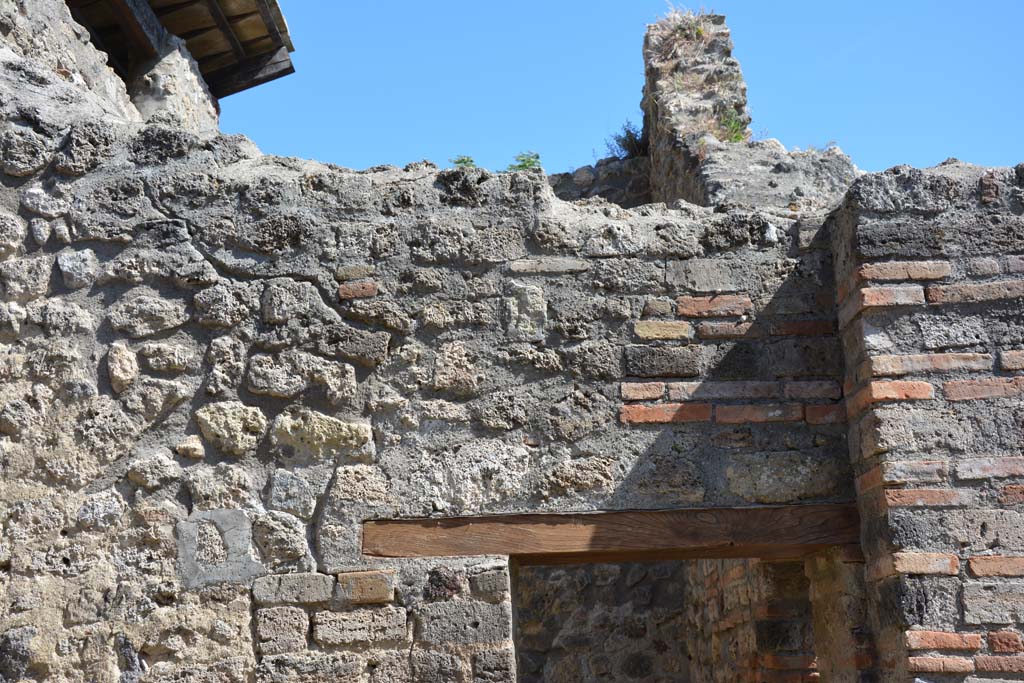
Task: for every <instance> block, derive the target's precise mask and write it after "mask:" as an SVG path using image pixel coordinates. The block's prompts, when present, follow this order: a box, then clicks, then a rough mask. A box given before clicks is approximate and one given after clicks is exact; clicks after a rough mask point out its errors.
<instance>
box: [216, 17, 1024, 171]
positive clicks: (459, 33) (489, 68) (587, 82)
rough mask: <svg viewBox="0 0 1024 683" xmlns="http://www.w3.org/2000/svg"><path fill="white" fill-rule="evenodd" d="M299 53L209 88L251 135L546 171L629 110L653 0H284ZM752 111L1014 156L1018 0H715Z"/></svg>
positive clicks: (766, 132) (227, 126) (291, 149)
mask: <svg viewBox="0 0 1024 683" xmlns="http://www.w3.org/2000/svg"><path fill="white" fill-rule="evenodd" d="M280 3H281V6H282V9H283V11H284V14H285V16H286V17H287V19H288V22H289V27H290V30H291V34H292V38H293V40H294V42H295V46H296V52H295V53H294V54H293V55H292V58H293V60H294V62H295V66H296V70H297V73H295V74H293V75H291V76H288V77H286V78H284V79H281V80H278V81H275V82H273V83H269V84H266V85H263V86H260V87H258V88H255V89H253V90H250V91H247V92H244V93H241V94H238V95H234V96H232V97H229V98H226V99H225V100H224V101H223V102H222V107H223V117H222V127H223V129H224V130H225V131H228V132H232V133H245V134H246V135H248V136H250V137H251V138H253V140H255V141H256V143H257V144H258V145H259V146H260V148H261V149H263V151H265V152H268V153H272V154H281V155H288V156H299V157H307V158H313V159H317V160H320V161H326V162H331V163H336V164H340V165H342V166H348V167H351V168H366V167H368V166H373V165H376V164H383V163H389V164H396V165H404V164H406V163H408V162H410V161H417V160H420V159H430V160H432V161H434V162H435V163H438V164H440V165H447V164H448V159H449V158H451V157H453V156H456V155H458V154H468V155H470V156H472V157H474V158H475V159H476V161H477V163H478V164H480V165H481V166H485V167H488V168H492V169H501V168H504V167H505V166H506V165H508V163H509V162H510V161H511V159H512V157H513V156H514V155H515V154H516V153H517V152H520V151H524V150H535V151H537V152H539V153H540V155H541V158H542V161H543V165H544V168H545V169H546V170H547V171H548V172H549V173H554V172H559V171H564V170H568V169H570V168H578V167H580V166H584V165H586V164H589V163H593V162H594V161H595V159H597V158H601V157H603V156H606V154H605V140H606V139H607V137H608V136H609V134H610V133H612V132H613V131H615V130H617V129H618V128H620V127H621V125H622V123H623V122H624V121H625V120H626V119H632V120H633V121H634V122H635V123H640V113H639V101H640V92H641V88H642V86H643V62H642V59H641V54H640V50H641V44H642V40H643V33H644V27H645V25H646V24H647V23H649V22H651V21H652V20H654V19H655V18H657V17H659V16H661V15H663V14H664V13H665V11H666V9H667V6H666V4H665V2H664V0H590V1H587V2H584V1H581V0H516V1H515V2H486V1H485V2H480V0H445V1H443V2H424V1H423V0H417V1H415V2H414V1H411V0H387V1H386V2H376V1H371V2H343V1H339V0H320V1H316V0H280ZM711 7H713V8H714V10H716V11H717V12H719V13H723V14H725V15H726V16H727V17H728V22H729V25H730V27H731V28H732V34H733V41H734V42H735V44H736V51H735V54H736V56H737V57H738V58H739V60H740V62H741V64H742V66H743V72H744V76H745V77H746V81H747V88H748V97H749V105H750V110H751V114H752V115H753V118H754V123H753V125H752V129H753V130H754V131H755V133H756V134H757V135H758V136H761V137H774V138H778V139H779V140H781V141H782V142H783V143H784V144H786V145H787V146H788V147H794V146H795V147H806V146H808V145H815V146H823V145H825V144H827V143H828V142H830V141H834V142H835V143H837V144H838V145H839V146H840V147H842V148H843V150H844V151H845V152H846V153H847V154H849V155H850V156H851V157H853V160H854V162H855V163H856V164H857V165H858V166H860V167H861V168H863V169H866V170H881V169H884V168H888V167H889V166H893V165H895V164H899V163H909V164H912V165H915V166H930V165H933V164H936V163H938V162H940V161H942V160H943V159H945V158H947V157H950V156H955V157H958V158H960V159H963V160H965V161H970V162H974V163H978V164H984V165H991V166H1007V165H1014V164H1017V163H1020V162H1022V161H1024V123H1022V120H1024V52H1022V47H1021V46H1022V38H1024V2H1021V0H995V1H991V2H973V3H965V2H963V1H962V0H959V1H957V2H952V1H948V0H886V1H885V2H881V1H878V0H857V1H853V0H792V1H786V0H783V2H768V1H767V0H724V1H721V2H717V3H715V4H714V5H712V6H710V7H709V9H710V8H711Z"/></svg>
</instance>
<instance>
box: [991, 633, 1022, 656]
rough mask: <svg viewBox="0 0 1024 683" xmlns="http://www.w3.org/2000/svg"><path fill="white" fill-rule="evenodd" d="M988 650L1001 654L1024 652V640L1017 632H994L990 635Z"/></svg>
mask: <svg viewBox="0 0 1024 683" xmlns="http://www.w3.org/2000/svg"><path fill="white" fill-rule="evenodd" d="M988 649H989V650H991V651H992V652H997V653H999V654H1011V653H1015V652H1024V639H1021V637H1020V634H1019V633H1017V632H1016V631H992V632H990V633H989V634H988Z"/></svg>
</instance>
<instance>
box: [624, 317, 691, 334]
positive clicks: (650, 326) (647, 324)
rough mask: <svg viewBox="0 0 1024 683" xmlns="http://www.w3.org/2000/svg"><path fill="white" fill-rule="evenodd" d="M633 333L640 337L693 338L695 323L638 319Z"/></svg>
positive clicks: (634, 324)
mask: <svg viewBox="0 0 1024 683" xmlns="http://www.w3.org/2000/svg"><path fill="white" fill-rule="evenodd" d="M633 334H635V335H636V336H637V337H639V338H640V339H693V325H691V324H690V323H688V322H685V321H683V320H638V321H636V322H635V323H633Z"/></svg>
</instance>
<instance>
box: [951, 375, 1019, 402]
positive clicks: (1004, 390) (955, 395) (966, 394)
mask: <svg viewBox="0 0 1024 683" xmlns="http://www.w3.org/2000/svg"><path fill="white" fill-rule="evenodd" d="M942 389H943V392H944V393H945V395H946V398H947V399H948V400H950V401H974V400H979V399H986V398H1011V397H1014V396H1020V395H1021V394H1022V393H1024V376H1022V377H987V378H985V379H970V380H967V379H965V380H955V381H951V382H946V383H945V384H943V385H942Z"/></svg>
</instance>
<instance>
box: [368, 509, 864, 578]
mask: <svg viewBox="0 0 1024 683" xmlns="http://www.w3.org/2000/svg"><path fill="white" fill-rule="evenodd" d="M859 545H860V519H859V517H858V515H857V508H856V506H855V505H853V504H838V505H784V506H764V507H749V508H717V509H715V508H687V509H677V510H642V511H640V510H636V511H632V510H631V511H623V512H595V513H587V514H573V513H566V514H524V515H496V516H486V517H457V518H447V519H409V520H374V521H368V522H365V523H364V524H363V553H364V554H365V555H369V556H375V557H443V556H471V555H508V556H510V557H512V558H514V559H515V560H516V561H518V562H519V563H521V564H580V563H592V562H625V561H649V560H650V561H654V560H668V559H712V558H729V557H751V558H762V559H770V560H795V559H802V558H804V557H807V556H809V555H812V554H814V553H816V552H820V551H822V550H824V549H826V548H830V547H835V546H849V547H852V550H853V552H856V548H857V547H859Z"/></svg>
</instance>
